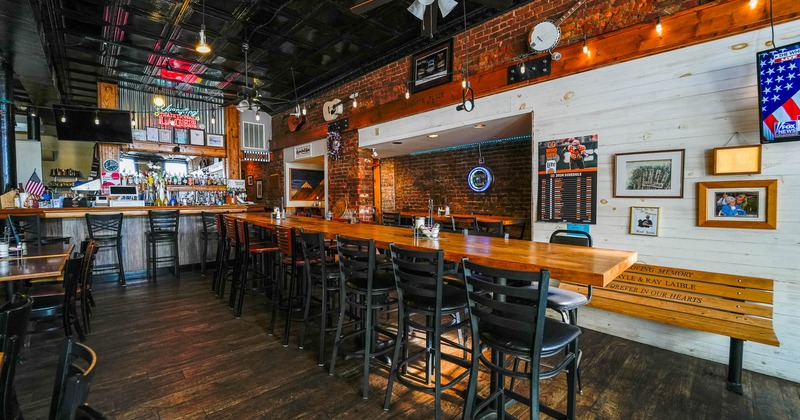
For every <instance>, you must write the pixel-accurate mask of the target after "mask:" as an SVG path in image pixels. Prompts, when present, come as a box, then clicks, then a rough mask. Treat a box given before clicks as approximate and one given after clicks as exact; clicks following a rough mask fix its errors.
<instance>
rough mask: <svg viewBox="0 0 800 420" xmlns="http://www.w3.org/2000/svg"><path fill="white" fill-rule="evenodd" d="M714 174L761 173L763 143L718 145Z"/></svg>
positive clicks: (715, 154) (715, 152)
mask: <svg viewBox="0 0 800 420" xmlns="http://www.w3.org/2000/svg"><path fill="white" fill-rule="evenodd" d="M713 169H714V170H713V174H714V175H739V174H760V173H761V145H760V144H751V145H747V146H734V147H717V148H715V149H714V168H713Z"/></svg>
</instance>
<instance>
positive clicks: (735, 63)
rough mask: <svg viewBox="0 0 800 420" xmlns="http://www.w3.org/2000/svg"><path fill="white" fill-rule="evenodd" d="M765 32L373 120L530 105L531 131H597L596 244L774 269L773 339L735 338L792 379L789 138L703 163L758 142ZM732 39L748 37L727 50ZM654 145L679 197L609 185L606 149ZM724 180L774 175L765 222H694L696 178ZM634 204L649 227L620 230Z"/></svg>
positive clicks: (799, 244) (794, 267) (648, 326)
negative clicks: (743, 156)
mask: <svg viewBox="0 0 800 420" xmlns="http://www.w3.org/2000/svg"><path fill="white" fill-rule="evenodd" d="M775 34H776V44H777V45H784V44H786V43H789V42H792V41H797V40H800V20H798V21H795V22H790V23H787V24H784V25H780V26H778V27H776V28H775ZM769 36H770V35H769V30H768V29H764V30H760V31H755V32H751V33H747V34H742V35H738V36H734V37H730V38H726V39H722V40H717V41H713V42H709V43H705V44H701V45H696V46H692V47H687V48H683V49H680V50H676V51H672V52H668V53H664V54H659V55H655V56H651V57H647V58H643V59H639V60H635V61H631V62H626V63H621V64H617V65H613V66H609V67H605V68H601V69H598V70H594V71H590V72H586V73H581V74H577V75H574V76H570V77H564V78H560V79H556V80H552V81H547V82H543V83H538V84H535V85H531V86H527V87H523V88H520V89H516V90H513V91H510V92H505V93H501V94H497V95H493V96H490V97H486V98H480V99H478V100H477V101H476V108H475V111H474V112H472V113H464V112H456V111H454V110H453V108H454V107H445V108H442V109H438V110H434V111H430V112H426V113H422V114H418V115H414V116H411V117H407V118H403V119H400V120H394V121H389V122H386V123H382V124H379V125H378V127H380V130H381V132H383V133H392V132H395V131H396V132H398V133H400V132H405V133H414V134H422V133H426V132H433V131H436V130H441V129H442V125H443V124H444V125H447V124H451V125H452V124H455V125H463V124H469V123H474V122H480V121H490V120H492V119H496V118H500V117H506V116H509V115H514V114H521V113H526V112H532V113H533V115H534V129H533V138H534V142H538V141H544V140H549V139H559V138H563V137H569V136H574V135H584V134H595V133H596V134H598V135H599V139H600V149H599V157H600V160H599V174H598V176H599V182H598V186H597V195H598V199H599V203H598V217H597V224H596V225H593V226H591V234H592V236H593V238H594V239H595V244H596V246H598V247H603V248H612V249H626V250H635V251H638V252H639V259H640V261H643V262H646V263H648V264H656V265H664V266H674V267H683V268H688V269H695V270H704V271H713V272H726V273H740V274H742V275H748V276H758V277H767V278H771V279H774V280H775V309H774V313H775V321H774V324H775V330H776V333H777V335H778V339H779V340H780V341H781V347H779V348H776V347H771V346H765V345H761V344H755V343H749V342H748V343H746V344H745V355H744V367H745V369H749V370H753V371H757V372H762V373H765V374H768V375H772V376H778V377H782V378H787V379H790V380H793V381H796V382H800V328H798V325H800V304H799V303H798V302H800V142H798V143H790V144H775V145H769V146H764V149H763V164H762V173H761V174H760V175H753V176H711V175H710V173H709V171H708V169H707V168H708V166H709V153H710V151H711V149H713V148H714V147H721V146H725V145H730V146H733V145H741V144H745V143H747V144H754V143H757V142H758V134H757V128H758V110H757V97H758V94H757V88H756V77H755V71H756V65H755V54H756V52H757V51H758V50H763V49H766V47H765V46H764V45H765V42H766V41H768V40H769ZM739 43H747V44H748V45H749V46H748V47H747V48H744V49H741V50H733V49H731V46H732V45H734V44H739ZM596 53H599V54H603V51H598V52H596ZM562 59H563V60H570V59H577V60H584V59H586V58H585V57H583V56H580V57H564V58H562ZM443 122H445V123H443ZM367 131H369V130H367ZM736 132H739V133H741V135H736V136H734V133H736ZM664 149H686V156H685V159H686V161H685V173H684V175H685V181H684V182H685V183H684V198H682V199H621V198H614V197H613V196H612V188H611V181H612V173H611V171H612V169H611V168H612V156H613V155H614V154H615V153H623V152H634V151H650V150H664ZM533 150H534V153H536V147H534V148H533ZM533 159H534V162H536V157H535V156H534V157H533ZM534 167H535V166H534ZM735 179H778V180H779V185H778V197H779V198H778V201H779V205H778V229H777V230H755V229H720V228H700V227H697V226H696V208H697V205H696V203H695V197H696V183H697V182H701V181H722V180H735ZM532 182H533V183H534V185H533V187H534V188H533V189H534V191H535V190H536V189H535V182H536V179H535V178H534V179H533V181H532ZM535 200H536V198H535V197H534V201H535ZM634 205H647V206H658V207H661V210H662V216H661V217H662V219H661V223H662V226H661V230H660V236H659V237H656V238H652V237H643V236H634V235H629V234H628V222H629V212H630V207H631V206H634ZM532 208H533V209H535V208H536V203H535V202H534V203H532ZM533 216H534V218H535V214H534V215H533ZM563 227H565V226H564V225H563V224H556V223H535V224H534V240H536V241H547V240H548V238H549V236H550V233H551V232H552V231H553V230H555V229H558V228H563ZM580 323H581V325H583V326H585V327H588V328H591V329H594V330H598V331H602V332H605V333H609V334H613V335H617V336H621V337H625V338H628V339H631V340H635V341H639V342H643V343H648V344H652V345H655V346H658V347H662V348H666V349H669V350H672V351H676V352H679V353H684V354H690V355H695V356H697V357H701V358H704V359H709V360H714V361H717V362H721V363H727V360H728V341H729V340H728V338H727V337H722V336H716V335H713V334H709V333H703V332H697V331H691V330H687V329H684V328H678V327H672V326H669V325H665V324H660V323H655V322H650V321H646V320H642V319H638V318H632V317H628V316H624V315H619V314H614V313H609V312H605V311H599V310H594V309H591V308H586V309H582V310H581V316H580Z"/></svg>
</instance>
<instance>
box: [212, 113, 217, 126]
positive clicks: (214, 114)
mask: <svg viewBox="0 0 800 420" xmlns="http://www.w3.org/2000/svg"><path fill="white" fill-rule="evenodd" d="M216 123H217V111H214V112H212V113H211V124H216Z"/></svg>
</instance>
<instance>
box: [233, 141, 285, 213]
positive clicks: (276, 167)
mask: <svg viewBox="0 0 800 420" xmlns="http://www.w3.org/2000/svg"><path fill="white" fill-rule="evenodd" d="M272 159H273V161H272V162H252V161H242V162H241V170H242V179H244V180H247V177H248V176H252V177H253V185H247V186H246V190H247V197H248V198H249V199H250V200H251V201H253V202H254V203H259V204H264V205H265V206H268V207H275V206H280V205H281V197H282V196H283V195H282V194H283V152H282V151H279V152H274V153H273V157H272ZM259 180H260V181H262V182H263V184H264V185H263V190H262V193H263V194H262V195H263V197H262V198H261V199H258V198H256V184H257V181H259Z"/></svg>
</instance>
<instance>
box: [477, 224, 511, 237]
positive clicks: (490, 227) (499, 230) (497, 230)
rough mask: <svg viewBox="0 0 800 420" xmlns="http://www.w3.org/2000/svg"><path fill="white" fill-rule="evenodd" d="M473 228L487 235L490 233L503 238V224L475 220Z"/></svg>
mask: <svg viewBox="0 0 800 420" xmlns="http://www.w3.org/2000/svg"><path fill="white" fill-rule="evenodd" d="M475 227H476V228H477V230H480V231H483V232H487V233H492V234H495V235H499V236H503V233H505V232H504V229H503V222H500V221H498V222H486V221H480V220H475Z"/></svg>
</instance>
